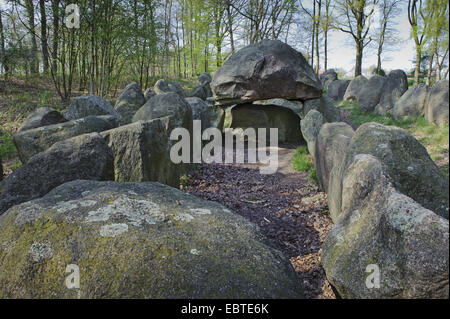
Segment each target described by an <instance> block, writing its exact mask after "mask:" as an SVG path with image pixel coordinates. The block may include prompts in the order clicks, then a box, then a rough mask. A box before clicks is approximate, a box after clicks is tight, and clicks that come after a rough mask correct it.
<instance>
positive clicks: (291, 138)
mask: <svg viewBox="0 0 450 319" xmlns="http://www.w3.org/2000/svg"><path fill="white" fill-rule="evenodd" d="M230 127H231V128H233V129H246V128H254V129H255V132H256V133H257V132H258V128H265V129H266V133H267V136H269V132H270V129H271V128H277V129H278V141H279V142H280V143H284V142H290V143H300V142H301V141H302V135H301V131H300V117H299V116H298V115H297V114H295V113H294V112H293V111H292V110H290V109H289V108H285V107H280V106H277V105H255V104H241V105H236V106H234V107H233V108H232V109H231V126H230Z"/></svg>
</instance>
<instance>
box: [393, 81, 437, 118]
mask: <svg viewBox="0 0 450 319" xmlns="http://www.w3.org/2000/svg"><path fill="white" fill-rule="evenodd" d="M429 91H430V90H429V87H428V86H427V85H425V84H424V83H419V84H418V85H417V86H415V87H413V88H410V89H409V90H408V91H406V92H405V94H403V95H402V96H401V97H400V99H398V101H397V102H396V103H395V105H394V108H393V109H392V111H391V115H392V117H393V118H394V119H396V120H401V119H404V118H406V117H412V118H414V117H418V116H421V115H425V105H426V102H427V99H428V95H429Z"/></svg>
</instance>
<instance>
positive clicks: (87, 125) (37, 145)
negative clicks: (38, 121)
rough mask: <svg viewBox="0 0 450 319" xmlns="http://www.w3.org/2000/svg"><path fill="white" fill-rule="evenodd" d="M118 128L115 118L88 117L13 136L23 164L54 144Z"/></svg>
mask: <svg viewBox="0 0 450 319" xmlns="http://www.w3.org/2000/svg"><path fill="white" fill-rule="evenodd" d="M117 126H118V120H117V117H114V116H110V115H103V116H88V117H85V118H81V119H77V120H72V121H68V122H64V123H60V124H53V125H47V126H42V127H38V128H34V129H30V130H26V131H23V132H20V133H18V134H15V135H14V136H13V142H14V145H15V146H16V148H17V151H18V153H19V158H20V161H21V162H22V163H23V164H25V163H26V162H28V161H29V160H30V158H32V157H33V156H34V155H36V154H38V153H40V152H43V151H45V150H46V149H48V148H49V147H50V146H52V145H53V144H55V143H56V142H59V141H63V140H65V139H68V138H71V137H74V136H78V135H82V134H86V133H92V132H102V131H106V130H110V129H112V128H114V127H117Z"/></svg>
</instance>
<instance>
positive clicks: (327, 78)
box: [319, 69, 338, 90]
mask: <svg viewBox="0 0 450 319" xmlns="http://www.w3.org/2000/svg"><path fill="white" fill-rule="evenodd" d="M319 79H320V82H321V83H322V87H323V89H324V90H328V85H329V84H330V83H331V82H333V81H335V80H337V79H338V74H337V73H336V71H334V69H330V70H326V71H325V72H323V73H322V74H321V75H320V76H319Z"/></svg>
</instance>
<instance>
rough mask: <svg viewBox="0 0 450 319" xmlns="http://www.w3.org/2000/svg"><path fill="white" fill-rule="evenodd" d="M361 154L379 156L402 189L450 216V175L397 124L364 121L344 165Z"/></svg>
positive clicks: (443, 215) (348, 151)
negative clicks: (446, 174)
mask: <svg viewBox="0 0 450 319" xmlns="http://www.w3.org/2000/svg"><path fill="white" fill-rule="evenodd" d="M358 154H370V155H373V156H375V157H376V158H378V159H379V160H380V162H381V163H382V165H383V168H384V170H385V171H386V172H387V173H388V174H389V176H390V177H391V179H392V183H393V185H394V187H395V188H396V189H397V190H398V191H399V192H401V193H403V194H405V195H406V196H409V197H411V198H412V199H413V200H415V201H416V202H418V203H419V204H420V205H422V206H423V207H425V208H427V209H429V210H431V211H433V212H435V213H436V214H438V215H440V216H442V217H444V218H446V219H448V217H449V181H448V178H447V177H446V176H444V174H443V173H442V172H441V170H440V169H439V167H438V166H437V165H436V164H435V162H434V161H433V160H432V159H431V158H430V155H429V154H428V152H427V150H426V149H425V147H423V145H422V144H420V142H419V141H417V140H416V139H415V138H414V137H413V136H412V135H411V134H409V133H408V132H407V131H405V130H403V129H401V128H398V127H395V126H384V125H381V124H378V123H365V124H363V125H361V126H360V127H359V128H358V130H357V131H356V132H355V135H353V137H352V140H351V143H350V145H349V147H348V150H347V154H346V159H345V163H346V164H345V166H346V167H348V165H350V163H351V162H352V160H353V158H354V157H355V156H356V155H358Z"/></svg>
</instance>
